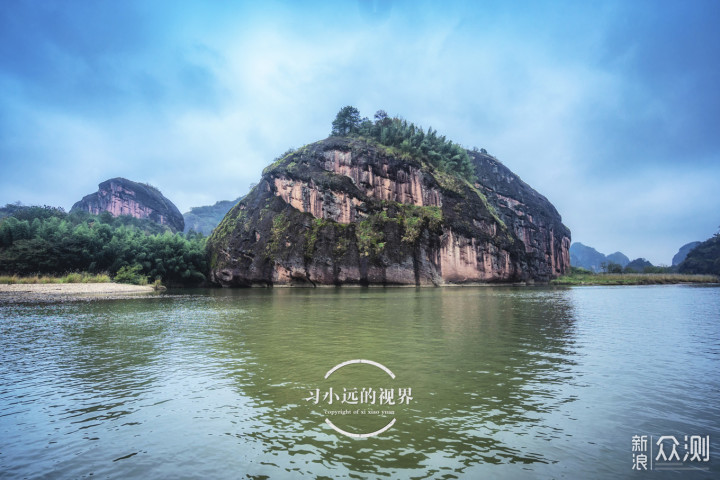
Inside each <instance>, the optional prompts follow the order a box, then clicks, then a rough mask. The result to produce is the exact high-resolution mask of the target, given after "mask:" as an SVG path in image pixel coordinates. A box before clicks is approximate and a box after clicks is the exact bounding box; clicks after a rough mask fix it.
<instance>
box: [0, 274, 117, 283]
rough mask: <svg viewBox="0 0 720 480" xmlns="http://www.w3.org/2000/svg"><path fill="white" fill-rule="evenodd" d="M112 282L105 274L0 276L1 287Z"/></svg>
mask: <svg viewBox="0 0 720 480" xmlns="http://www.w3.org/2000/svg"><path fill="white" fill-rule="evenodd" d="M111 281H112V280H111V279H110V276H109V275H107V274H106V273H98V274H92V273H87V272H82V273H77V272H73V273H68V274H67V275H63V276H61V277H54V276H50V275H31V276H27V277H22V276H19V275H0V284H3V285H35V284H50V283H110V282H111Z"/></svg>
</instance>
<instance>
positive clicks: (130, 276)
mask: <svg viewBox="0 0 720 480" xmlns="http://www.w3.org/2000/svg"><path fill="white" fill-rule="evenodd" d="M141 271H142V265H140V264H135V265H133V266H132V267H130V266H128V265H125V266H124V267H122V268H121V269H120V270H118V272H117V274H116V275H115V278H114V280H115V281H116V282H117V283H131V284H133V285H147V283H148V278H147V277H146V276H145V275H142V274H141V273H140V272H141Z"/></svg>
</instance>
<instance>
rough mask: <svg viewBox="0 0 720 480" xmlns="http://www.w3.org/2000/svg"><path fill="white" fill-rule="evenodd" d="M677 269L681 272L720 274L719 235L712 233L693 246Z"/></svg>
mask: <svg viewBox="0 0 720 480" xmlns="http://www.w3.org/2000/svg"><path fill="white" fill-rule="evenodd" d="M678 269H679V270H680V272H682V273H710V274H713V275H720V235H714V236H712V237H711V238H710V239H708V240H705V241H704V242H702V243H700V245H698V246H697V247H695V248H693V249H692V250H691V251H690V252H689V253H688V254H687V257H686V258H685V260H684V261H683V262H682V263H681V264H680V266H679V267H678Z"/></svg>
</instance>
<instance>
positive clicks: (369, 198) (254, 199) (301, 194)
mask: <svg viewBox="0 0 720 480" xmlns="http://www.w3.org/2000/svg"><path fill="white" fill-rule="evenodd" d="M394 153H395V152H394V151H393V150H392V149H388V148H386V147H383V146H382V145H379V144H377V143H374V142H371V141H366V140H360V139H353V138H345V137H331V138H329V139H326V140H323V141H320V142H317V143H314V144H311V145H308V146H305V147H303V148H302V149H300V150H299V151H296V152H294V153H291V154H289V155H287V156H285V157H284V158H282V159H280V160H278V161H277V162H275V163H274V164H273V165H270V166H269V167H268V168H266V169H265V171H264V172H263V176H262V179H261V181H260V182H259V183H258V184H257V186H256V187H255V188H254V189H253V190H252V191H251V192H250V193H249V194H248V195H247V196H246V197H245V198H244V199H243V200H242V201H240V202H239V203H238V204H237V205H235V206H234V207H233V208H232V209H231V210H230V211H229V212H228V214H227V215H226V216H225V218H224V219H223V221H222V222H221V223H220V225H218V227H217V228H216V229H215V230H214V231H213V234H212V235H211V237H210V239H209V241H208V248H209V249H210V254H211V279H212V281H214V282H216V283H218V284H220V285H223V286H253V285H263V286H269V285H278V284H281V285H306V286H312V285H316V284H336V285H339V284H361V285H364V284H411V285H442V284H445V283H467V282H519V281H547V280H549V279H551V278H553V277H556V276H559V275H562V274H563V273H565V272H566V271H567V270H568V269H569V267H570V256H569V248H570V231H569V230H568V229H567V227H565V226H564V225H563V224H562V221H561V218H560V215H559V214H558V212H557V211H556V210H555V208H554V207H553V206H552V204H550V202H549V201H548V200H547V199H546V198H545V197H543V196H542V195H540V194H539V193H537V192H536V191H535V190H533V189H532V188H531V187H530V186H528V185H527V184H526V183H524V182H523V181H522V180H520V178H518V177H517V176H516V175H515V174H513V173H512V172H511V171H510V170H509V169H507V168H506V167H505V166H504V165H502V164H501V163H500V162H499V161H498V160H496V159H495V158H494V157H491V156H489V155H486V154H483V153H479V152H468V154H469V155H470V156H471V159H472V161H473V163H474V166H475V170H476V173H477V181H475V180H473V181H472V182H470V181H468V180H467V179H463V178H460V177H458V176H456V175H454V174H451V173H447V172H444V171H441V170H438V169H434V168H433V167H431V166H429V165H428V164H426V163H424V162H422V161H420V160H417V159H413V158H408V157H407V156H405V158H400V157H399V156H398V155H395V154H394Z"/></svg>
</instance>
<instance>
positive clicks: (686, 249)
mask: <svg viewBox="0 0 720 480" xmlns="http://www.w3.org/2000/svg"><path fill="white" fill-rule="evenodd" d="M701 243H702V242H690V243H686V244H685V245H683V246H682V247H680V250H678V253H676V254H675V256H674V257H673V258H672V265H673V267H674V266H676V265H680V264H681V263H682V262H683V260H685V257H687V255H688V253H690V251H691V250H692V249H694V248H695V247H697V246H698V245H700V244H701Z"/></svg>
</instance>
